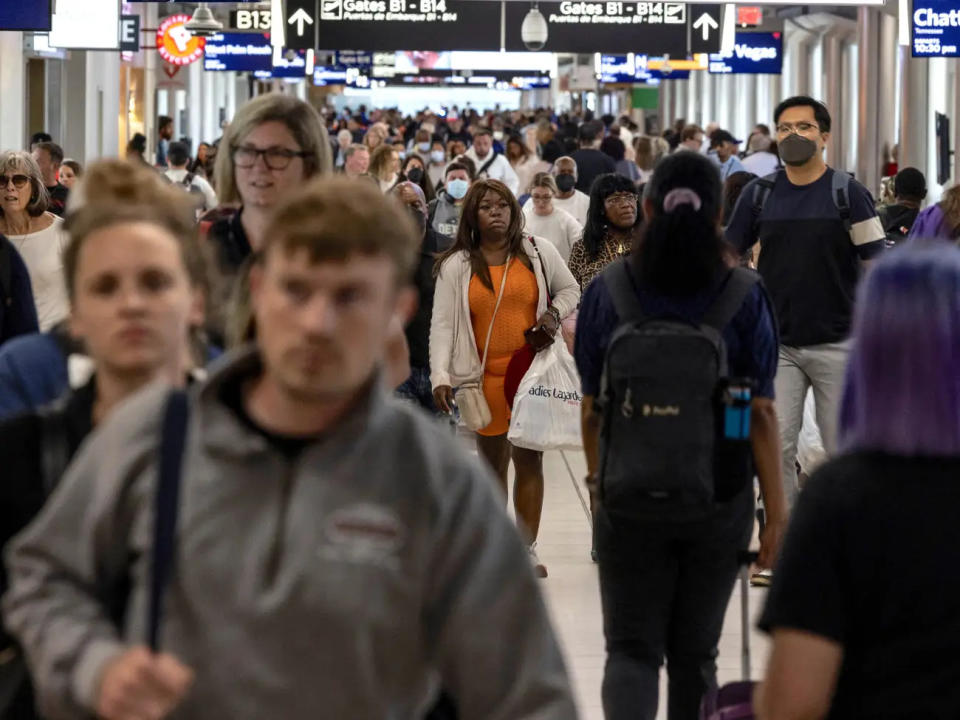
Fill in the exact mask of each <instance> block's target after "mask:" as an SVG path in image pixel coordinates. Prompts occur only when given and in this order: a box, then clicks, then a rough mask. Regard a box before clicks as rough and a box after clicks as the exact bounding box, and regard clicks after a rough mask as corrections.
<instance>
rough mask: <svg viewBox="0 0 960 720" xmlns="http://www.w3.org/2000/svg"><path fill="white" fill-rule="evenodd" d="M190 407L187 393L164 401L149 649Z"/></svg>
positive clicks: (156, 631)
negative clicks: (165, 402) (165, 403)
mask: <svg viewBox="0 0 960 720" xmlns="http://www.w3.org/2000/svg"><path fill="white" fill-rule="evenodd" d="M188 416H189V405H188V398H187V394H186V392H184V391H182V390H174V391H172V392H171V393H170V395H169V397H168V398H167V405H166V409H165V411H164V416H163V434H162V436H161V438H160V457H159V461H160V462H159V471H158V476H157V495H156V505H155V506H154V527H153V566H152V568H151V575H150V603H149V608H148V611H149V617H148V618H147V620H148V625H147V627H148V632H149V642H150V648H151V649H152V650H153V651H154V652H156V651H157V650H159V648H160V618H161V616H162V614H163V612H162V605H163V593H164V590H165V589H166V586H167V582H168V581H169V580H170V571H171V569H172V568H173V558H174V550H175V547H176V534H177V514H178V510H179V505H180V474H181V470H182V465H183V449H184V446H185V444H186V437H187V419H188Z"/></svg>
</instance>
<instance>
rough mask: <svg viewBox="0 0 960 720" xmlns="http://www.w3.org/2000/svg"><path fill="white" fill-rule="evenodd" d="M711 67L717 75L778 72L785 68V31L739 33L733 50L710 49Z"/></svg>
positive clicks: (711, 70)
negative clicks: (717, 51) (722, 51)
mask: <svg viewBox="0 0 960 720" xmlns="http://www.w3.org/2000/svg"><path fill="white" fill-rule="evenodd" d="M709 69H710V72H712V73H714V74H715V75H716V74H720V75H779V74H780V73H781V72H783V35H782V34H781V33H778V32H773V33H766V32H759V33H755V32H746V33H737V34H736V39H735V41H734V46H733V49H732V50H731V51H730V52H725V53H710V68H709Z"/></svg>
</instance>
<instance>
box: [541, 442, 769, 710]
mask: <svg viewBox="0 0 960 720" xmlns="http://www.w3.org/2000/svg"><path fill="white" fill-rule="evenodd" d="M544 470H545V476H546V497H545V500H544V509H543V522H542V526H541V529H540V541H539V545H538V553H539V555H540V560H541V561H542V562H543V563H544V564H545V565H546V566H547V569H548V570H549V573H550V576H549V577H548V578H547V579H546V580H544V581H542V582H543V590H544V593H545V594H546V597H547V601H548V604H549V606H550V610H551V613H552V615H553V620H554V623H555V626H556V628H557V630H558V632H559V634H560V638H561V642H562V643H563V647H564V651H565V653H566V657H567V662H568V666H569V668H570V672H571V674H572V678H573V683H574V688H575V691H576V694H577V701H578V703H579V706H580V711H581V717H582V718H584V720H602V718H603V711H602V708H601V703H600V683H601V680H602V679H603V664H604V649H603V630H602V623H603V621H602V617H601V612H600V594H599V590H598V587H597V584H598V583H597V570H596V566H595V565H594V564H593V563H592V562H591V560H590V521H589V513H588V511H587V506H586V504H585V503H586V497H585V494H584V490H583V481H582V478H583V477H584V475H586V469H585V465H584V460H583V456H582V454H581V453H571V452H564V453H560V452H550V453H547V454H546V455H545V457H544ZM764 593H765V591H764V590H761V589H751V590H750V592H749V598H750V612H751V616H752V617H754V618H755V617H756V614H757V613H758V612H759V610H760V606H761V605H762V602H763V596H764ZM751 627H752V623H751ZM741 637H742V636H741V630H740V589H739V583H738V584H737V587H736V589H735V590H734V594H733V597H732V598H731V601H730V605H729V607H728V610H727V618H726V622H725V623H724V629H723V635H722V637H721V639H720V658H719V661H718V666H719V680H720V682H721V683H724V682H729V681H732V680H738V679H740V668H741V656H740V653H741ZM751 649H752V660H753V662H752V665H753V677H754V679H757V678H759V677H760V675H761V674H762V672H763V667H764V664H765V662H766V656H767V651H768V647H767V643H766V638H765V637H763V636H762V635H760V634H759V633H757V632H756V630H752V631H751ZM663 682H664V679H663V678H662V679H661V683H662V684H663ZM662 697H664V694H663V692H662V691H661V698H662ZM665 717H666V708H665V707H664V704H663V702H661V708H660V714H659V715H658V718H665Z"/></svg>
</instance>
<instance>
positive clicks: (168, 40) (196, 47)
mask: <svg viewBox="0 0 960 720" xmlns="http://www.w3.org/2000/svg"><path fill="white" fill-rule="evenodd" d="M189 20H190V16H189V15H171V16H170V17H168V18H164V20H163V22H162V23H160V27H159V28H157V51H158V52H159V53H160V56H161V57H162V58H163V59H164V60H166V61H167V62H168V63H171V64H173V65H189V64H190V63H192V62H196V61H197V60H199V59H200V58H202V57H203V47H204V46H205V45H206V44H207V41H206V40H205V39H204V38H202V37H197V36H196V35H193V34H191V33H190V31H189V30H187V29H186V28H185V27H184V25H186V24H187V22H188V21H189Z"/></svg>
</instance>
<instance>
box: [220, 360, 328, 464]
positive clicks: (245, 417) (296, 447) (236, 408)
mask: <svg viewBox="0 0 960 720" xmlns="http://www.w3.org/2000/svg"><path fill="white" fill-rule="evenodd" d="M219 395H220V401H221V402H222V403H223V404H224V405H226V406H227V407H228V408H230V410H232V411H233V413H234V415H236V416H237V419H238V420H240V422H242V423H243V424H244V425H246V426H247V427H248V428H250V429H251V430H253V431H254V432H256V433H258V434H259V435H262V436H263V437H265V438H266V439H267V442H269V443H270V444H271V445H273V446H274V447H275V448H276V449H277V450H279V451H280V452H281V453H282V454H283V455H284V456H285V457H286V458H287V459H288V460H294V459H295V458H297V457H298V456H299V455H300V453H301V452H303V450H304V448H306V447H307V446H308V445H310V444H311V443H314V442H316V441H317V439H318V438H317V437H316V436H315V435H309V436H301V435H284V434H282V433H275V432H272V431H270V430H267V429H266V428H264V427H263V426H262V425H260V424H259V423H258V422H257V421H256V420H254V419H253V418H252V417H251V416H250V413H248V412H247V408H246V407H245V405H244V402H243V382H242V381H241V380H240V379H237V380H236V381H234V382H226V383H224V384H223V386H222V387H221V388H220V393H219Z"/></svg>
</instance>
